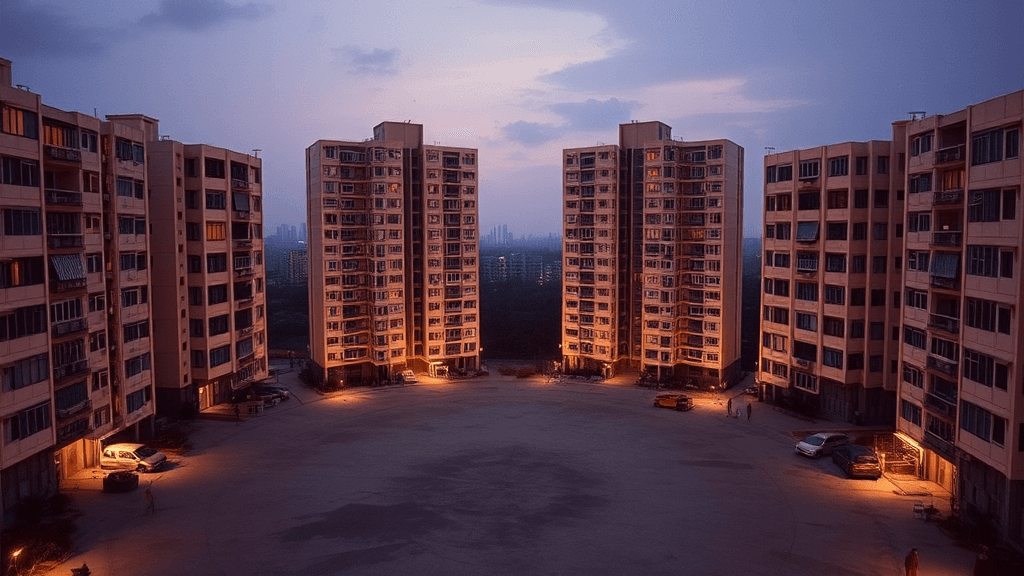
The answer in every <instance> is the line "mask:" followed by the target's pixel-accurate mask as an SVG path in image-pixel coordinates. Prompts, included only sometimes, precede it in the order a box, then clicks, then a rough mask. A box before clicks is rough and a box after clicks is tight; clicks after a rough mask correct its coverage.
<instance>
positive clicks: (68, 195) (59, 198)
mask: <svg viewBox="0 0 1024 576" xmlns="http://www.w3.org/2000/svg"><path fill="white" fill-rule="evenodd" d="M46 203H47V204H49V205H51V206H81V205H82V193H81V192H75V191H73V190H52V189H51V190H47V191H46Z"/></svg>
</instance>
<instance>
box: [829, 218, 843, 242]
mask: <svg viewBox="0 0 1024 576" xmlns="http://www.w3.org/2000/svg"><path fill="white" fill-rule="evenodd" d="M846 229H847V225H846V222H829V223H827V224H826V225H825V238H826V239H827V240H846Z"/></svg>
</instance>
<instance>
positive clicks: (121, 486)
mask: <svg viewBox="0 0 1024 576" xmlns="http://www.w3.org/2000/svg"><path fill="white" fill-rule="evenodd" d="M138 487H139V475H138V474H136V473H135V472H131V471H128V470H121V471H118V472H111V473H110V474H107V475H106V476H105V477H104V478H103V491H104V492H131V491H132V490H135V489H136V488H138Z"/></svg>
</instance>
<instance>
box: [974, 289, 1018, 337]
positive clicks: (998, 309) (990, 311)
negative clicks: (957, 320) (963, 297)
mask: <svg viewBox="0 0 1024 576" xmlns="http://www.w3.org/2000/svg"><path fill="white" fill-rule="evenodd" d="M1011 316H1012V314H1011V310H1010V307H1009V306H1007V305H1004V304H997V303H996V302H991V301H989V300H982V299H979V298H968V299H967V302H966V306H965V307H964V324H966V325H967V326H970V327H971V328H977V329H979V330H985V331H986V332H1000V333H1002V334H1009V333H1010V327H1011V326H1012V324H1013V323H1012V321H1011Z"/></svg>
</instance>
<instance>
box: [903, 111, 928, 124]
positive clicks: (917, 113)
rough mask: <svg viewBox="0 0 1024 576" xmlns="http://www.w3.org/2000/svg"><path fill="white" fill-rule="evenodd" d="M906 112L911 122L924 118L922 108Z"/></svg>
mask: <svg viewBox="0 0 1024 576" xmlns="http://www.w3.org/2000/svg"><path fill="white" fill-rule="evenodd" d="M907 114H910V120H911V122H913V121H914V120H924V115H925V114H924V110H918V111H913V112H907Z"/></svg>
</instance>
